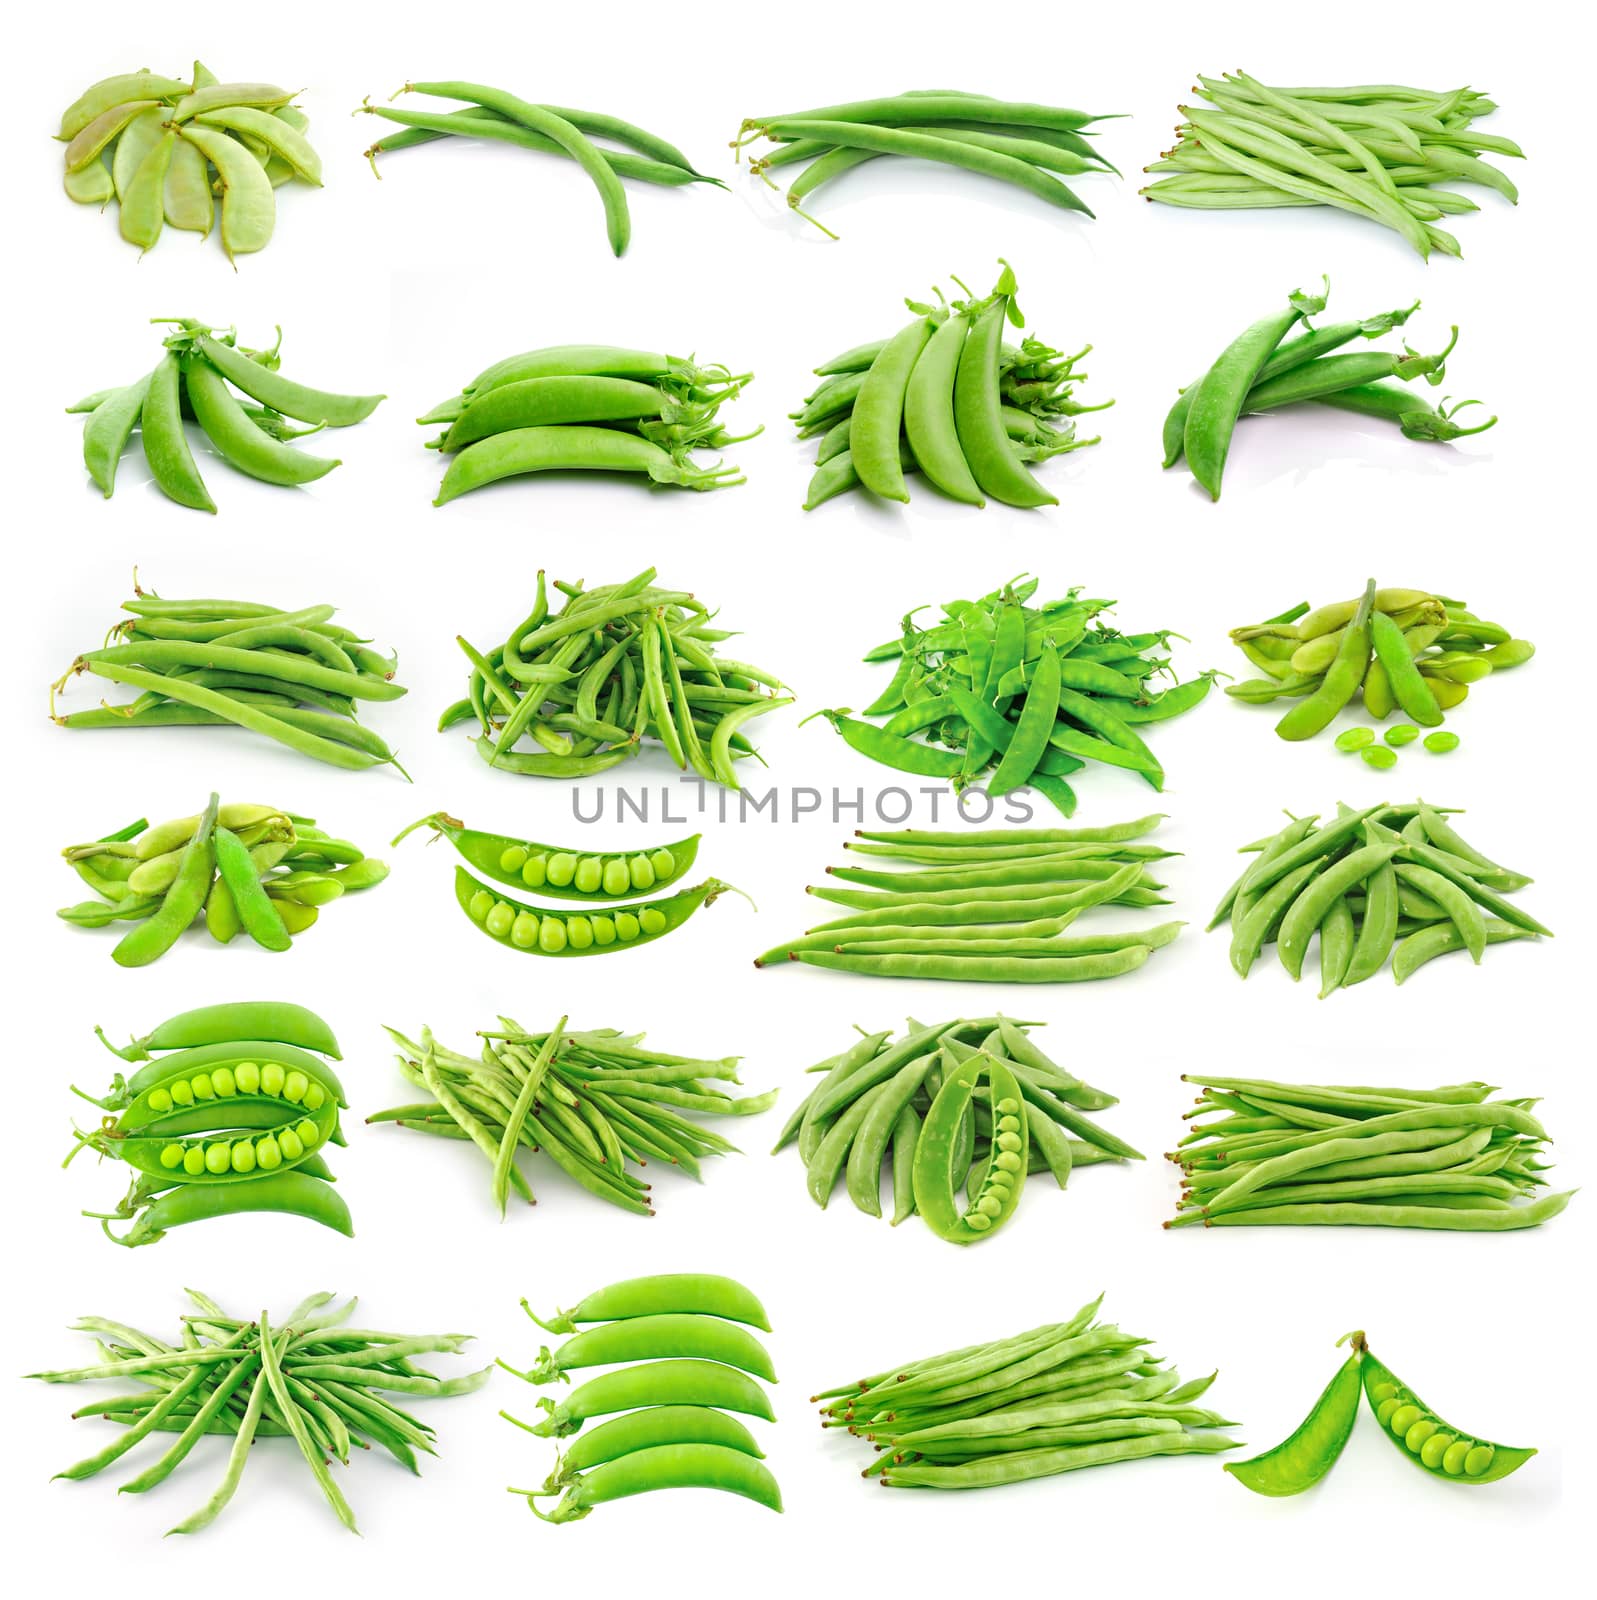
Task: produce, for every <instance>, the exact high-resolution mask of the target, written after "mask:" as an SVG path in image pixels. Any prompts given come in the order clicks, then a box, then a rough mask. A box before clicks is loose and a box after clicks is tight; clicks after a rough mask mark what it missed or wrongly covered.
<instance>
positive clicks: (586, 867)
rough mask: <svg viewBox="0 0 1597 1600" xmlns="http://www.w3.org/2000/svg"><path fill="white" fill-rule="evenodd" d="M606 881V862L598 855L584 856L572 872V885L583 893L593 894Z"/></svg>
mask: <svg viewBox="0 0 1597 1600" xmlns="http://www.w3.org/2000/svg"><path fill="white" fill-rule="evenodd" d="M603 882H604V863H603V862H601V861H600V860H599V858H598V857H597V856H584V857H583V858H582V859H581V860H580V861H579V862H578V863H577V870H576V872H575V873H573V874H572V878H571V886H572V888H574V889H580V890H581V891H582V893H583V894H592V893H593V891H594V890H595V889H597V888H598V887H599V885H600V884H602V883H603Z"/></svg>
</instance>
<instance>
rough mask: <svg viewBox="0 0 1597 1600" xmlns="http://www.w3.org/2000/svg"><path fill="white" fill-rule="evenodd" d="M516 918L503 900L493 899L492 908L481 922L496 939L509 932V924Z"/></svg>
mask: <svg viewBox="0 0 1597 1600" xmlns="http://www.w3.org/2000/svg"><path fill="white" fill-rule="evenodd" d="M515 920H516V914H515V912H514V911H512V910H511V909H510V907H509V906H507V905H506V904H505V903H504V901H503V900H496V901H494V908H493V910H492V911H490V912H489V913H488V920H487V921H486V922H485V923H483V927H485V928H486V929H487V930H488V931H489V933H491V934H492V935H493V936H494V938H496V939H503V938H504V936H505V935H506V934H507V933H509V932H510V925H511V924H512V923H513V922H514V921H515Z"/></svg>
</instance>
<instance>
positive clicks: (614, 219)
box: [355, 81, 726, 256]
mask: <svg viewBox="0 0 1597 1600" xmlns="http://www.w3.org/2000/svg"><path fill="white" fill-rule="evenodd" d="M402 94H421V95H427V96H429V97H432V98H434V99H440V100H458V101H460V102H462V103H461V104H460V105H459V106H457V107H455V108H453V109H449V110H445V111H436V112H434V111H409V110H401V109H399V108H398V107H396V106H393V105H373V104H372V102H371V101H370V100H369V99H368V100H366V101H364V102H363V103H362V104H361V105H359V106H357V107H356V108H355V111H356V115H359V114H360V113H361V112H369V113H370V114H371V115H372V116H374V117H382V118H384V119H385V120H386V121H388V122H397V123H398V124H399V125H400V126H401V128H402V129H403V130H404V131H403V132H401V133H391V134H389V135H387V136H386V137H385V138H382V139H379V140H378V141H377V142H376V143H375V144H374V145H372V147H371V148H370V149H369V150H367V152H366V159H367V160H368V161H370V162H371V167H372V171H373V172H377V157H378V156H379V155H382V154H385V153H387V152H391V151H395V150H408V149H410V148H411V147H412V146H413V145H418V144H427V143H429V142H430V141H432V140H434V139H446V138H450V137H453V138H455V139H488V140H492V141H493V142H495V143H500V144H512V145H518V146H519V147H520V148H521V149H523V150H537V151H539V152H540V153H542V154H545V155H553V156H564V157H566V158H567V159H569V160H571V161H574V162H576V164H577V165H578V166H579V167H581V168H582V170H583V172H584V173H586V174H587V176H588V178H589V180H590V181H591V182H592V184H593V186H594V188H595V189H596V190H597V191H598V194H599V199H600V201H601V202H602V204H603V206H604V220H605V231H606V233H607V234H608V236H609V240H610V248H611V249H612V250H613V251H614V252H615V253H616V254H617V255H618V256H619V255H624V254H625V253H626V248H627V245H628V243H629V242H630V241H631V238H632V216H631V213H630V211H629V210H628V207H627V194H626V190H625V189H624V188H623V187H622V184H621V180H622V179H623V178H635V179H637V180H638V181H639V182H640V183H655V184H664V185H667V186H669V187H675V186H677V185H680V184H685V183H713V184H715V185H716V186H717V187H719V188H725V187H726V186H725V185H724V184H723V183H721V180H720V179H719V178H708V177H706V176H705V175H704V174H703V173H702V172H699V171H696V170H695V168H694V166H693V163H692V162H691V161H689V160H688V158H687V157H686V156H685V155H683V153H682V152H681V151H680V150H678V149H677V147H676V146H675V145H674V144H672V143H671V142H670V141H669V140H666V139H662V138H660V137H659V135H658V134H653V133H650V132H649V131H648V130H647V129H646V128H640V127H638V126H637V124H636V123H632V122H627V121H624V120H623V119H622V118H620V117H613V116H609V115H607V114H606V113H604V112H599V111H574V110H572V109H571V108H570V107H568V106H548V105H535V104H533V103H532V102H530V101H527V100H523V99H521V98H520V97H519V96H517V95H513V94H509V93H507V92H506V91H505V90H503V89H495V88H491V87H490V86H489V85H487V84H482V83H464V82H459V81H453V82H448V83H407V84H406V85H405V86H404V87H403V88H402V89H400V90H398V91H397V93H396V94H395V95H394V96H393V97H392V98H393V99H396V100H397V99H398V98H399V96H400V95H402ZM600 140H603V141H605V142H604V143H599V142H597V141H600ZM378 176H379V177H380V176H381V174H380V173H378Z"/></svg>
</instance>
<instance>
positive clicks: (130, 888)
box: [56, 797, 388, 967]
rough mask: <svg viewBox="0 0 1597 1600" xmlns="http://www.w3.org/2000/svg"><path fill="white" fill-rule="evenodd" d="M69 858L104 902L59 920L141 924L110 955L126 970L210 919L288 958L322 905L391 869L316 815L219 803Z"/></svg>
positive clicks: (89, 903)
mask: <svg viewBox="0 0 1597 1600" xmlns="http://www.w3.org/2000/svg"><path fill="white" fill-rule="evenodd" d="M61 854H62V856H63V857H65V859H66V862H67V864H68V865H69V866H70V867H71V868H72V870H73V871H74V872H75V873H77V875H78V876H79V877H80V878H81V879H82V880H83V881H84V883H86V884H87V885H88V886H89V887H90V888H91V889H92V890H93V891H94V892H95V893H96V894H97V895H99V897H100V898H99V899H98V900H85V901H81V902H80V903H79V904H77V905H74V906H66V907H64V908H63V909H62V910H60V911H58V912H56V915H57V916H58V917H60V918H61V919H62V920H63V921H64V922H69V923H71V924H72V926H73V927H75V928H104V927H109V926H110V925H111V924H113V923H118V922H133V923H135V924H137V926H136V927H134V928H132V929H131V930H130V931H129V932H128V933H126V934H125V935H124V936H123V938H122V939H121V941H120V942H119V943H118V944H117V946H116V948H115V949H114V950H113V951H112V952H111V956H112V959H113V960H114V961H116V962H117V963H118V964H119V965H120V966H124V967H142V966H147V965H148V964H149V963H150V962H152V961H156V960H158V959H159V958H160V957H161V956H163V955H165V954H166V952H167V951H168V950H170V949H171V948H172V947H173V945H175V944H176V943H177V941H178V940H179V939H180V938H181V937H182V936H183V934H184V933H185V932H186V931H187V930H188V929H189V928H191V927H193V926H194V925H195V924H196V923H197V922H201V921H203V923H204V926H205V931H206V932H207V933H209V934H210V936H211V937H212V938H213V939H215V940H216V942H217V943H218V944H230V943H232V941H233V940H234V939H236V938H237V937H238V935H239V934H240V933H247V934H248V935H249V937H250V939H251V941H252V942H253V943H254V944H257V945H259V946H260V947H261V948H262V949H263V950H272V951H277V952H281V951H284V950H287V949H288V948H289V945H290V944H291V942H292V941H293V938H294V936H295V935H296V934H301V933H304V932H305V931H306V929H308V928H310V927H312V926H314V925H315V922H316V919H317V916H318V914H319V912H320V909H321V907H322V906H324V905H328V904H329V903H331V902H332V901H334V900H337V899H338V898H339V897H340V896H341V895H344V894H350V893H358V892H359V891H360V890H362V889H370V888H373V887H374V886H375V885H377V884H379V883H381V882H382V881H383V880H384V879H385V878H386V877H387V876H388V868H387V866H386V865H385V864H384V863H383V862H381V861H377V860H374V859H373V858H372V857H371V856H368V855H366V854H365V852H364V851H362V850H361V848H360V847H359V846H358V845H354V844H351V843H350V842H349V840H347V839H336V838H334V837H333V836H332V835H331V834H330V833H328V832H327V831H326V830H325V829H323V828H318V827H317V826H316V824H315V822H314V821H313V819H312V818H310V817H299V816H295V815H294V814H293V813H291V812H288V811H283V810H281V809H280V808H279V807H277V806H266V805H253V804H248V803H244V802H235V803H232V804H228V805H222V804H220V803H218V801H217V800H216V799H215V798H214V797H213V799H212V801H211V805H210V806H209V807H208V808H207V809H206V810H205V811H203V812H200V813H198V814H197V815H195V816H189V817H176V818H174V819H173V820H172V821H170V822H161V823H157V824H156V825H155V826H154V827H153V828H152V827H151V826H150V825H149V823H148V822H146V821H145V819H144V818H142V817H141V818H140V819H139V820H138V821H137V822H132V823H129V824H128V826H127V827H125V828H122V829H119V830H118V831H117V832H116V833H112V834H107V835H106V836H105V837H104V838H102V839H96V840H94V841H93V842H91V843H89V844H73V845H68V846H67V847H66V849H64V850H63V851H62V852H61Z"/></svg>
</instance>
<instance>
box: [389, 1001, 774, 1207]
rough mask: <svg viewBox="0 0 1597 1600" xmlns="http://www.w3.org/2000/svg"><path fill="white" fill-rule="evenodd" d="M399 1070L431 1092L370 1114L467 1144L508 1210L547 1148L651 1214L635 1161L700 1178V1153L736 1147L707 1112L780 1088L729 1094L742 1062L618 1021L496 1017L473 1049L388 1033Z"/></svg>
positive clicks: (750, 1111) (568, 1169)
mask: <svg viewBox="0 0 1597 1600" xmlns="http://www.w3.org/2000/svg"><path fill="white" fill-rule="evenodd" d="M387 1031H388V1034H389V1036H390V1037H391V1038H392V1039H393V1041H394V1043H395V1044H397V1045H398V1046H399V1051H400V1053H399V1055H398V1056H397V1057H396V1060H397V1062H398V1065H399V1069H400V1071H401V1072H402V1073H403V1074H404V1076H405V1077H406V1078H407V1079H408V1080H409V1081H410V1082H411V1083H413V1084H414V1085H415V1086H416V1087H417V1088H418V1089H421V1090H423V1091H424V1092H425V1093H426V1094H427V1095H428V1096H429V1097H430V1098H428V1099H426V1100H421V1101H416V1102H413V1103H410V1104H406V1105H401V1106H393V1107H391V1108H390V1109H388V1110H386V1111H378V1112H374V1113H373V1114H372V1115H371V1116H369V1117H368V1118H367V1119H366V1120H367V1121H368V1122H372V1123H384V1122H386V1123H394V1124H395V1125H397V1126H398V1127H401V1128H408V1129H410V1130H411V1131H412V1132H415V1133H424V1134H432V1135H434V1136H435V1137H438V1138H443V1139H452V1140H455V1141H457V1142H462V1143H471V1144H474V1145H476V1147H477V1149H478V1150H479V1151H480V1152H481V1154H482V1155H483V1156H485V1157H486V1158H487V1160H488V1162H489V1164H490V1166H491V1168H492V1184H491V1190H492V1197H493V1202H494V1205H495V1206H496V1207H497V1208H498V1210H499V1213H500V1215H501V1216H502V1215H503V1214H504V1210H505V1206H506V1204H507V1201H508V1199H509V1195H510V1192H511V1191H512V1190H514V1191H515V1193H516V1194H517V1195H519V1196H520V1197H521V1199H523V1200H524V1201H526V1202H527V1203H528V1204H529V1205H530V1204H532V1203H533V1193H532V1189H531V1186H530V1185H529V1184H528V1182H527V1179H526V1176H525V1174H524V1173H523V1172H522V1170H521V1167H520V1166H519V1165H518V1157H519V1156H520V1155H521V1154H522V1152H525V1153H526V1154H528V1155H536V1154H538V1153H539V1152H540V1151H541V1152H542V1153H543V1154H544V1155H546V1156H547V1157H548V1158H549V1160H550V1161H552V1162H553V1163H554V1164H555V1165H556V1166H557V1167H558V1168H560V1170H561V1171H562V1172H563V1173H564V1174H565V1175H566V1177H568V1178H569V1179H570V1180H571V1181H572V1182H573V1183H575V1184H577V1185H578V1186H579V1187H580V1188H583V1189H586V1190H587V1191H588V1193H589V1194H592V1195H594V1196H596V1197H597V1198H598V1199H600V1200H606V1201H608V1202H609V1203H610V1204H611V1205H614V1206H618V1207H619V1208H620V1209H621V1210H623V1211H628V1212H631V1213H632V1214H633V1215H635V1216H642V1217H648V1216H653V1215H654V1204H653V1199H652V1185H650V1184H648V1183H645V1182H644V1181H643V1179H642V1178H640V1177H638V1176H637V1175H636V1173H634V1172H633V1171H632V1170H630V1169H631V1167H633V1166H636V1167H640V1168H641V1167H645V1166H647V1165H648V1163H649V1162H650V1161H655V1162H658V1163H659V1164H660V1165H661V1166H662V1167H675V1168H677V1169H678V1170H679V1171H682V1172H684V1173H686V1174H687V1175H688V1176H689V1177H692V1178H695V1179H696V1178H699V1177H700V1176H701V1167H700V1163H701V1161H703V1160H705V1159H706V1158H708V1157H710V1156H718V1155H726V1154H729V1153H732V1152H735V1151H736V1149H737V1147H736V1146H735V1145H734V1144H732V1143H731V1142H730V1141H729V1140H728V1139H725V1138H723V1137H722V1136H721V1135H720V1134H718V1133H715V1132H713V1131H712V1130H711V1129H710V1128H708V1127H706V1126H705V1125H704V1123H703V1122H702V1121H700V1120H698V1119H699V1118H702V1117H740V1116H757V1115H758V1114H759V1113H760V1112H762V1111H767V1110H769V1109H770V1107H771V1106H772V1105H773V1104H774V1103H775V1101H776V1091H775V1090H774V1089H773V1090H769V1091H767V1092H766V1093H765V1094H759V1095H745V1096H743V1097H741V1098H739V1097H738V1096H736V1095H734V1094H732V1093H731V1092H730V1091H729V1089H728V1088H727V1087H726V1086H727V1085H735V1084H737V1083H738V1081H739V1079H738V1058H737V1057H736V1056H723V1057H721V1058H719V1059H717V1060H700V1059H698V1058H696V1057H691V1056H677V1055H668V1054H663V1053H662V1052H660V1051H657V1050H654V1049H652V1048H650V1047H647V1046H645V1045H644V1044H643V1035H642V1034H641V1033H639V1034H624V1033H620V1032H618V1031H617V1030H615V1029H613V1028H594V1029H589V1030H586V1031H582V1032H575V1031H571V1030H568V1029H567V1027H566V1019H565V1018H561V1020H560V1022H559V1023H558V1024H556V1026H555V1027H554V1028H552V1029H549V1030H547V1031H545V1032H540V1033H529V1032H528V1031H527V1030H526V1029H524V1028H522V1027H521V1026H520V1025H519V1024H518V1023H515V1022H512V1021H511V1020H510V1019H509V1018H506V1017H501V1018H500V1019H499V1027H498V1029H496V1030H493V1031H490V1032H487V1033H484V1034H483V1035H482V1047H481V1050H480V1052H479V1054H477V1055H475V1056H470V1055H463V1054H461V1053H459V1052H457V1051H454V1050H450V1049H448V1048H446V1047H445V1046H444V1045H442V1044H440V1043H439V1042H438V1041H437V1040H436V1039H435V1038H434V1037H433V1035H432V1032H431V1030H429V1029H426V1028H424V1029H423V1030H422V1035H421V1038H420V1039H419V1040H412V1039H408V1038H406V1037H405V1035H403V1034H401V1033H399V1032H397V1031H395V1030H394V1029H393V1028H390V1029H388V1030H387Z"/></svg>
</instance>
